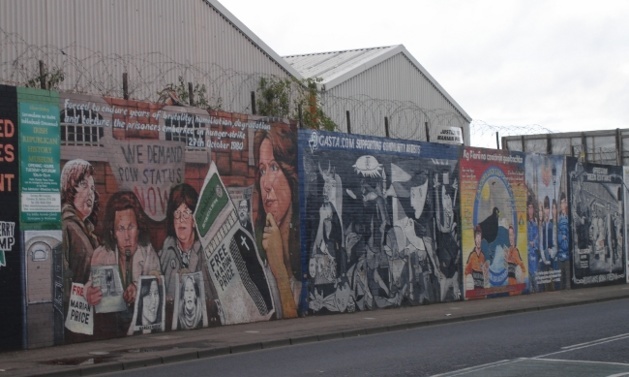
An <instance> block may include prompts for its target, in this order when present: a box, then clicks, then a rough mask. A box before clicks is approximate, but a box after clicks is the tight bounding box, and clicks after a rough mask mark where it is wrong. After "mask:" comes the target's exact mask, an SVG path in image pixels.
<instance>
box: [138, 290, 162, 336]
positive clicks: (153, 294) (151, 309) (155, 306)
mask: <svg viewBox="0 0 629 377" xmlns="http://www.w3.org/2000/svg"><path fill="white" fill-rule="evenodd" d="M161 307H162V300H161V298H160V294H159V285H158V284H157V279H151V282H150V284H143V285H142V289H140V301H138V313H140V315H138V319H137V323H136V325H141V326H144V327H150V326H152V325H157V324H159V323H160V322H161V320H162V318H161V317H162V311H161V310H160V309H161Z"/></svg>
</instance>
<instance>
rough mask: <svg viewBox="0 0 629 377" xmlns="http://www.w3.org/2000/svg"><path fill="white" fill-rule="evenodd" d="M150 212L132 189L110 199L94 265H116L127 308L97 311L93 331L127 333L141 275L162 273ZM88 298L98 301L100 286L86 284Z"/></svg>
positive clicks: (91, 303) (105, 333)
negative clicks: (150, 227)
mask: <svg viewBox="0 0 629 377" xmlns="http://www.w3.org/2000/svg"><path fill="white" fill-rule="evenodd" d="M148 221H149V220H148V216H147V215H146V214H145V213H144V210H143V209H142V205H141V204H140V202H139V200H138V198H137V197H136V196H135V194H134V193H133V192H132V191H119V192H116V193H115V194H113V195H112V196H111V197H110V198H109V200H108V201H107V207H106V209H105V219H104V227H103V242H104V245H102V246H99V247H98V248H97V249H96V250H94V254H93V255H92V261H91V266H92V268H94V267H97V266H112V265H113V266H117V267H118V268H117V269H116V270H117V271H118V273H119V274H120V278H121V282H122V285H123V290H124V292H123V299H124V301H125V302H126V304H127V310H126V311H122V312H114V313H104V314H101V315H96V316H95V319H94V335H97V333H100V334H101V335H102V336H105V337H108V336H109V337H110V336H112V335H122V334H126V333H127V330H128V329H129V325H130V323H131V320H132V317H133V309H132V308H133V305H134V303H135V298H136V294H137V291H138V286H139V280H140V276H142V275H156V276H159V275H160V266H159V259H158V257H157V254H156V253H155V250H154V249H153V246H152V245H151V243H150V239H149V231H148ZM85 292H86V295H85V296H86V297H85V298H86V299H87V302H88V303H89V304H90V305H98V304H99V303H100V301H101V300H102V298H103V293H102V291H101V288H100V287H96V286H92V282H91V280H90V281H88V283H87V284H86V290H85Z"/></svg>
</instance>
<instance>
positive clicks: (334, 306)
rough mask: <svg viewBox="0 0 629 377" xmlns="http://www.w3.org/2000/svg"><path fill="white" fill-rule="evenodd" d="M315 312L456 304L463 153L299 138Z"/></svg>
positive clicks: (323, 135)
mask: <svg viewBox="0 0 629 377" xmlns="http://www.w3.org/2000/svg"><path fill="white" fill-rule="evenodd" d="M299 140H300V142H299V146H300V167H299V168H300V176H301V177H303V179H302V181H301V185H302V186H301V187H302V188H301V193H302V201H301V208H302V234H303V236H302V250H303V254H304V255H305V254H307V255H308V270H307V275H306V276H307V277H308V286H309V289H308V303H309V309H310V311H311V312H313V313H338V312H351V311H356V310H370V309H378V308H386V307H398V306H401V305H416V304H427V303H434V302H442V301H450V300H458V299H459V298H460V297H461V289H460V271H459V268H460V263H459V262H460V254H459V250H460V248H459V237H458V234H459V228H458V225H457V223H458V217H459V216H458V205H457V203H458V200H457V197H458V190H459V183H458V163H457V159H458V154H459V148H458V147H455V146H445V145H439V144H428V143H418V142H409V141H404V140H390V139H383V138H374V137H368V136H355V135H345V134H333V133H328V132H316V131H301V132H300V137H299Z"/></svg>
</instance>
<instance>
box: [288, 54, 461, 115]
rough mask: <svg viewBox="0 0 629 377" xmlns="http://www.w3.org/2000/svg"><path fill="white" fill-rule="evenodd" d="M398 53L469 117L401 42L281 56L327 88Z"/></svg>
mask: <svg viewBox="0 0 629 377" xmlns="http://www.w3.org/2000/svg"><path fill="white" fill-rule="evenodd" d="M397 54H402V55H404V56H405V57H406V58H407V59H408V60H409V61H410V63H411V64H412V65H413V66H414V67H415V68H416V69H417V70H418V71H419V72H420V73H421V74H422V75H423V76H424V77H426V79H427V80H428V81H430V83H431V84H432V85H434V87H435V88H436V89H437V90H438V91H439V92H440V93H441V94H442V95H443V96H444V97H445V98H446V99H447V100H448V101H449V102H451V103H452V105H453V106H454V107H455V108H456V109H457V110H458V111H459V112H460V113H461V114H462V115H463V116H464V117H465V118H466V119H467V120H468V121H471V120H472V118H471V117H470V116H469V114H467V112H465V110H463V108H462V107H461V106H460V105H459V104H458V103H457V102H456V101H455V100H454V98H452V97H451V96H450V94H448V92H446V90H445V89H444V88H443V87H442V86H441V85H440V84H439V83H438V82H437V80H435V78H434V77H432V75H431V74H430V73H428V71H427V70H426V69H425V68H424V67H423V66H422V65H421V64H419V62H418V61H417V59H415V58H414V57H413V56H412V55H411V54H410V53H409V52H408V50H407V49H406V47H404V45H395V46H384V47H372V48H363V49H356V50H345V51H333V52H321V53H312V54H303V55H289V56H285V57H284V59H285V60H286V61H287V62H288V63H289V64H290V65H292V66H293V67H294V68H295V69H296V70H297V71H298V72H299V73H300V74H301V75H302V76H304V77H307V78H319V79H321V80H322V81H321V82H320V83H319V85H320V86H321V88H322V89H325V90H330V89H332V88H333V87H335V86H337V85H339V84H340V83H343V82H345V81H347V80H348V79H350V78H352V77H354V76H356V75H358V74H360V73H362V72H364V71H366V70H368V69H369V68H371V67H373V66H375V65H378V64H380V63H382V62H383V61H385V60H387V59H390V58H391V57H392V56H394V55H397Z"/></svg>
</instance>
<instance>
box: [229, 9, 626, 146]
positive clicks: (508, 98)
mask: <svg viewBox="0 0 629 377" xmlns="http://www.w3.org/2000/svg"><path fill="white" fill-rule="evenodd" d="M219 1H220V2H221V4H223V5H224V6H225V7H226V8H227V9H228V10H229V11H230V12H232V13H233V14H234V15H235V16H236V17H237V18H238V19H239V20H240V21H241V22H243V23H244V24H245V25H246V26H247V27H248V28H249V29H251V30H252V31H253V32H254V33H255V34H256V35H257V36H258V37H259V38H260V39H262V40H263V41H264V42H265V43H266V44H267V45H269V46H270V47H271V48H272V49H273V50H275V52H277V53H278V54H280V55H281V56H285V55H292V54H302V53H311V52H326V51H337V50H350V49H357V48H365V47H379V46H390V45H398V44H403V45H404V46H405V47H406V49H407V50H408V51H409V52H410V53H411V54H412V55H413V56H414V57H415V58H416V59H417V61H419V62H420V64H422V65H423V66H424V68H426V70H428V72H430V74H431V75H432V76H433V77H434V78H435V79H436V80H437V81H438V82H439V83H440V84H441V86H443V87H444V88H445V90H446V91H447V92H448V93H449V94H450V95H451V96H452V97H453V98H454V100H455V101H457V102H458V104H459V105H460V106H461V107H462V108H463V109H464V110H465V111H466V112H467V113H468V114H469V115H470V116H471V117H472V119H473V123H472V124H473V129H472V134H473V136H472V144H473V145H478V146H495V132H496V131H498V132H500V136H504V135H507V134H509V132H510V131H508V130H509V128H510V127H509V126H517V127H512V128H516V129H518V130H521V129H522V128H528V129H531V130H534V131H535V133H541V132H544V130H546V129H547V130H551V131H553V132H564V131H588V130H600V129H613V128H629V85H628V83H629V1H625V0H618V1H616V0H599V1H583V0H566V1H563V0H556V1H554V0H543V1H542V0H491V1H490V0H432V1H428V0H388V1H372V0H360V1H359V0H318V1H296V0H264V1H252V2H250V1H242V0H219ZM474 128H475V129H474ZM511 132H513V131H511ZM524 132H526V131H524Z"/></svg>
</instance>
